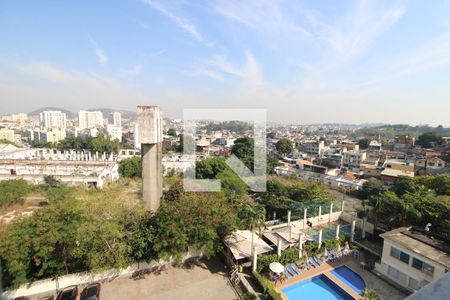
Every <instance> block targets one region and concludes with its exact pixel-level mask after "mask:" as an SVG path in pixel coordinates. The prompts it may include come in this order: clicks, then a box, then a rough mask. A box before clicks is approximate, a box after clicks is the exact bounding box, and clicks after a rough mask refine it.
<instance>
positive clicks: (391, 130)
mask: <svg viewBox="0 0 450 300" xmlns="http://www.w3.org/2000/svg"><path fill="white" fill-rule="evenodd" d="M430 131H432V132H436V133H437V134H439V135H441V136H450V128H446V127H443V126H441V125H439V126H437V127H431V126H428V125H418V126H410V125H404V124H396V125H382V126H377V127H366V128H361V129H359V130H357V131H356V132H355V133H354V134H353V136H355V137H361V136H375V135H380V136H381V138H383V139H392V138H394V137H395V136H396V135H410V136H416V137H418V136H419V135H420V134H422V133H425V132H430Z"/></svg>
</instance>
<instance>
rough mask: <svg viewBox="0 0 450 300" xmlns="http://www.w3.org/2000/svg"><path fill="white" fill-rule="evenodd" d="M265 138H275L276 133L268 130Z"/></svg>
mask: <svg viewBox="0 0 450 300" xmlns="http://www.w3.org/2000/svg"><path fill="white" fill-rule="evenodd" d="M267 138H268V139H276V138H277V134H276V133H275V132H273V131H272V132H269V133H268V134H267Z"/></svg>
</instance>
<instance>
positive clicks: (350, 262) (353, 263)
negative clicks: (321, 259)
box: [275, 256, 407, 300]
mask: <svg viewBox="0 0 450 300" xmlns="http://www.w3.org/2000/svg"><path fill="white" fill-rule="evenodd" d="M360 262H361V260H359V259H357V258H355V257H352V256H346V257H343V258H342V259H341V260H339V261H336V262H330V263H324V264H323V265H321V266H319V267H317V268H314V269H310V270H302V273H301V274H300V275H297V276H295V277H293V278H290V279H287V280H285V281H283V283H280V282H278V283H277V284H276V286H275V287H276V289H277V290H278V292H280V293H281V295H282V297H283V299H284V300H288V299H287V298H286V297H285V295H284V294H283V292H282V291H281V289H282V288H285V287H288V286H291V285H293V284H296V283H298V282H300V281H304V280H306V279H309V278H312V277H314V276H317V275H320V274H322V273H326V274H325V276H327V277H328V278H330V279H331V280H333V279H334V280H333V281H334V282H335V283H336V284H337V285H338V286H340V287H342V289H343V290H345V291H346V292H347V293H349V294H350V295H351V296H352V297H356V299H361V296H359V295H357V294H356V293H355V292H354V291H353V290H352V289H351V288H350V287H349V286H347V285H346V284H345V283H343V282H342V281H340V280H339V279H338V278H336V277H334V278H332V276H333V274H331V273H329V271H331V270H333V269H335V268H338V267H340V266H342V265H346V266H347V267H349V268H350V269H352V270H353V271H355V272H356V273H358V274H359V275H360V276H361V277H362V278H363V279H364V281H365V283H366V287H367V288H370V289H373V290H375V292H376V293H377V294H378V295H379V296H380V298H381V299H382V300H403V299H404V298H405V297H406V296H407V294H405V293H403V292H402V291H400V290H398V289H397V288H396V287H394V286H392V285H390V284H389V283H387V282H386V281H384V280H382V279H381V278H379V277H378V276H376V275H375V274H373V273H372V272H369V271H367V270H365V269H363V268H361V265H360ZM349 289H350V291H349Z"/></svg>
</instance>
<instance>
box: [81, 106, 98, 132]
mask: <svg viewBox="0 0 450 300" xmlns="http://www.w3.org/2000/svg"><path fill="white" fill-rule="evenodd" d="M96 127H103V113H102V112H101V111H85V110H80V111H79V112H78V128H79V129H80V130H83V129H89V128H96Z"/></svg>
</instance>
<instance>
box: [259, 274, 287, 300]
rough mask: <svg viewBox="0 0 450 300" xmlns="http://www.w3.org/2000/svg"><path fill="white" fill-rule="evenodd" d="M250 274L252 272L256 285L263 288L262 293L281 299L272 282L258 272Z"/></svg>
mask: <svg viewBox="0 0 450 300" xmlns="http://www.w3.org/2000/svg"><path fill="white" fill-rule="evenodd" d="M252 274H253V277H254V278H255V279H256V281H257V282H258V285H259V286H260V288H261V289H262V290H263V293H264V294H265V295H267V296H268V297H269V299H272V300H283V298H282V297H281V294H280V293H278V292H277V291H276V290H275V288H274V286H273V284H272V282H271V281H270V280H269V279H267V278H266V277H264V276H262V275H261V274H259V273H258V272H252Z"/></svg>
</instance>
